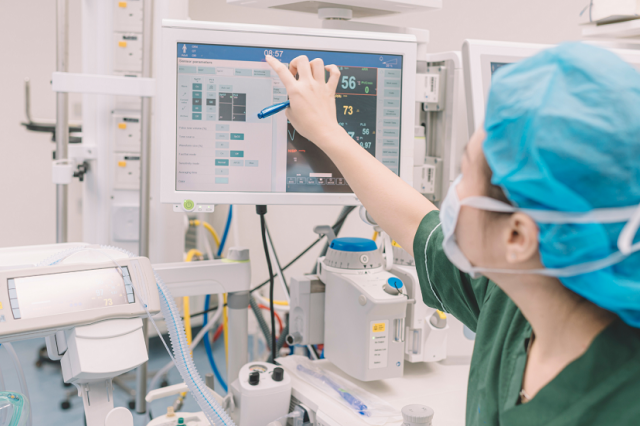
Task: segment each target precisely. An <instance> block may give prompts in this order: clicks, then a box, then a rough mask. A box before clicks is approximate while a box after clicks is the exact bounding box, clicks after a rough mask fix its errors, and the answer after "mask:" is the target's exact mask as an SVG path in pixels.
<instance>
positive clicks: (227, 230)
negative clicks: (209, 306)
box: [205, 204, 233, 310]
mask: <svg viewBox="0 0 640 426" xmlns="http://www.w3.org/2000/svg"><path fill="white" fill-rule="evenodd" d="M232 218H233V204H231V205H229V214H228V215H227V224H226V225H225V226H224V233H223V234H222V240H221V241H220V247H218V253H217V255H218V257H220V256H222V250H224V245H225V243H226V242H227V237H228V236H229V228H231V219H232ZM205 310H206V309H205Z"/></svg>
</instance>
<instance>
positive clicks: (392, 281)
mask: <svg viewBox="0 0 640 426" xmlns="http://www.w3.org/2000/svg"><path fill="white" fill-rule="evenodd" d="M387 284H389V285H390V286H391V287H393V288H395V289H396V290H400V289H401V288H402V287H403V286H404V284H403V283H402V280H401V279H400V278H396V277H391V278H389V279H388V280H387Z"/></svg>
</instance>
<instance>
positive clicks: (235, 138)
mask: <svg viewBox="0 0 640 426" xmlns="http://www.w3.org/2000/svg"><path fill="white" fill-rule="evenodd" d="M231 140H232V141H243V140H244V133H231Z"/></svg>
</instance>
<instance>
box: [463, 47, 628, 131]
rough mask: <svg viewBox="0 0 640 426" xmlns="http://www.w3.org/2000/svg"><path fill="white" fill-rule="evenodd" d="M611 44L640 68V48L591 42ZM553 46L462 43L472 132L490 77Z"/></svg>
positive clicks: (481, 117) (478, 122)
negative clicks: (618, 46)
mask: <svg viewBox="0 0 640 426" xmlns="http://www.w3.org/2000/svg"><path fill="white" fill-rule="evenodd" d="M591 43H592V44H595V45H599V46H601V47H605V48H609V49H610V50H611V51H612V52H614V53H616V54H617V55H618V56H620V57H621V58H622V59H624V60H625V61H627V62H628V63H629V64H631V65H632V66H634V67H635V68H636V69H638V70H640V50H633V49H620V48H615V45H614V44H612V43H600V42H591ZM551 47H553V45H545V44H528V43H509V42H499V41H482V40H466V41H465V42H464V45H463V47H462V62H463V67H464V78H465V89H466V96H467V117H468V120H469V135H470V136H471V135H472V134H473V132H474V131H475V130H476V129H477V128H478V127H479V126H480V125H482V123H483V122H484V115H485V106H486V105H487V101H488V99H489V89H490V87H491V78H492V76H493V75H494V73H495V72H496V71H498V70H499V69H500V68H502V67H504V66H508V65H509V64H512V63H515V62H518V61H520V60H522V59H525V58H528V57H530V56H533V55H535V54H536V53H538V52H540V51H541V50H544V49H548V48H551Z"/></svg>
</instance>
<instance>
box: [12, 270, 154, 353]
mask: <svg viewBox="0 0 640 426" xmlns="http://www.w3.org/2000/svg"><path fill="white" fill-rule="evenodd" d="M143 303H145V304H146V305H147V309H148V311H149V312H150V313H157V312H159V311H160V301H159V298H158V291H157V289H156V285H155V279H154V277H153V271H152V269H151V264H150V262H149V260H148V259H146V258H131V259H119V260H118V266H116V265H115V264H114V262H102V263H90V264H74V265H56V266H46V267H42V268H38V269H35V270H34V269H32V268H31V269H21V270H5V271H2V272H0V323H2V327H0V342H3V341H14V340H22V339H28V338H33V337H41V336H47V335H50V334H52V333H54V332H56V331H59V330H63V329H68V328H72V327H77V326H82V325H89V324H93V323H96V322H99V321H104V320H108V319H126V318H136V317H142V316H145V315H146V314H147V312H146V311H145V308H144V307H143Z"/></svg>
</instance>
